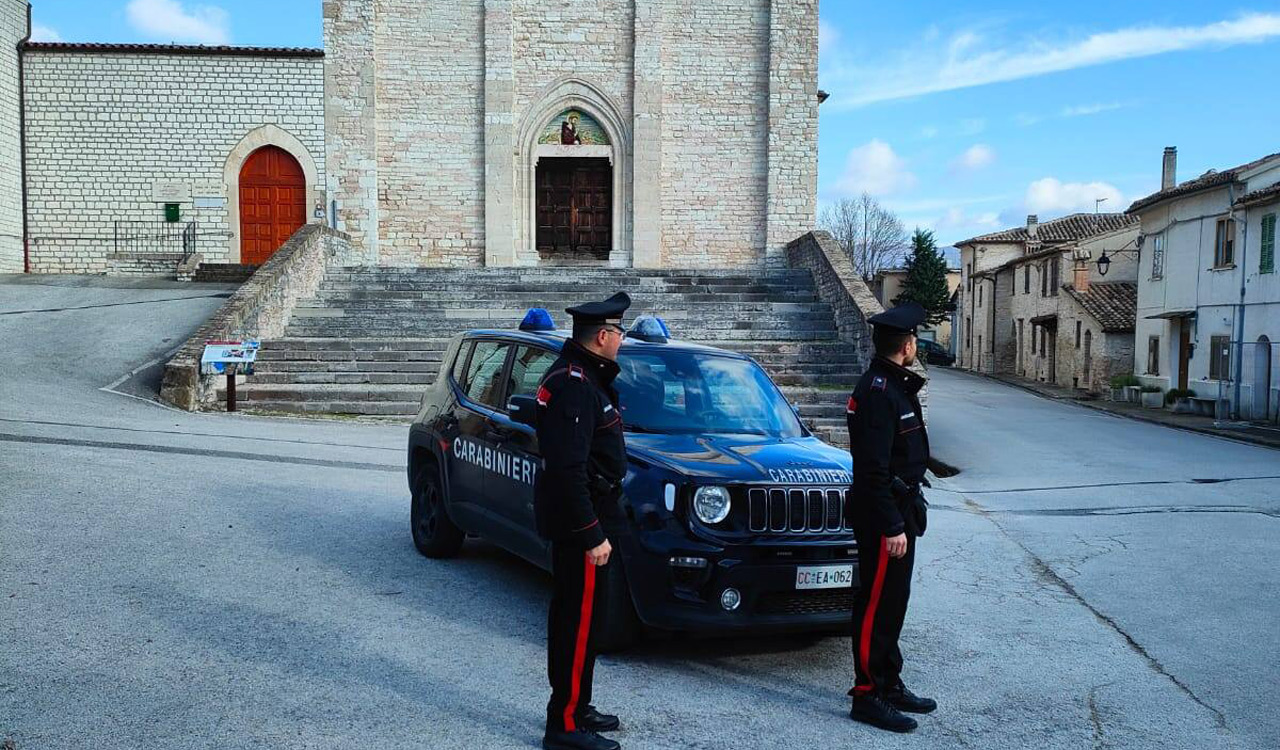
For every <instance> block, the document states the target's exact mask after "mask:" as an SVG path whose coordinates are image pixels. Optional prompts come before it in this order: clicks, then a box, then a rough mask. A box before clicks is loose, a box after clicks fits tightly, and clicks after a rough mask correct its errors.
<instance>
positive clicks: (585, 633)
mask: <svg viewBox="0 0 1280 750" xmlns="http://www.w3.org/2000/svg"><path fill="white" fill-rule="evenodd" d="M583 559H584V560H585V561H586V566H587V569H586V571H585V572H584V573H583V578H582V616H581V618H582V619H580V620H578V643H577V646H575V647H574V650H573V682H571V683H570V688H569V704H568V705H566V706H565V707H564V730H565V731H566V732H572V731H575V730H576V729H577V728H578V727H577V722H576V721H575V720H574V714H576V713H577V712H578V694H579V692H581V688H582V668H583V666H584V665H585V664H586V662H587V639H588V638H589V637H590V636H591V606H592V604H593V603H594V602H595V598H596V597H595V592H596V566H595V564H594V563H592V562H591V558H590V557H589V556H587V555H583Z"/></svg>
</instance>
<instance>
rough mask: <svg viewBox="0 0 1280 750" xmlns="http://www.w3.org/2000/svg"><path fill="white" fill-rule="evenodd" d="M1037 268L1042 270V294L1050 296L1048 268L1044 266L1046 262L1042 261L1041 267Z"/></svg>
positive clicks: (1042, 295)
mask: <svg viewBox="0 0 1280 750" xmlns="http://www.w3.org/2000/svg"><path fill="white" fill-rule="evenodd" d="M1036 270H1037V271H1039V272H1040V296H1041V297H1048V296H1049V274H1048V273H1046V270H1047V269H1046V268H1045V267H1044V264H1043V263H1041V264H1040V267H1039V268H1037V269H1036Z"/></svg>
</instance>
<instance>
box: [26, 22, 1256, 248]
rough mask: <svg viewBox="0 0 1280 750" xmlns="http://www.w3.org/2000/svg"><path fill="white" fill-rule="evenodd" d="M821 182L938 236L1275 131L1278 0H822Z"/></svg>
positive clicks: (179, 34)
mask: <svg viewBox="0 0 1280 750" xmlns="http://www.w3.org/2000/svg"><path fill="white" fill-rule="evenodd" d="M34 6H35V23H36V25H37V27H38V28H37V37H38V38H46V39H61V40H64V41H73V42H75V41H96V42H133V41H148V42H169V41H177V42H196V43H206V44H216V43H232V44H248V45H266V46H308V47H310V46H320V45H321V23H320V8H321V4H320V0H271V1H270V2H263V1H262V0H253V1H250V0H204V1H203V2H192V1H191V0H35V2H34ZM821 25H822V33H821V64H820V68H821V70H820V73H819V83H820V85H821V86H822V87H823V88H824V89H826V90H827V91H829V92H830V93H831V95H832V96H831V99H829V100H828V101H827V103H826V104H824V105H822V108H821V121H820V123H819V127H820V136H819V138H820V142H819V154H820V156H819V159H820V178H819V201H820V202H821V203H824V204H825V203H826V202H829V201H832V200H837V199H839V198H840V197H843V196H856V195H857V194H859V193H861V192H862V191H867V192H869V193H871V194H872V195H874V196H875V197H877V198H878V199H879V200H881V201H882V202H883V203H884V204H885V205H887V206H889V207H890V208H892V209H893V210H895V211H897V212H898V213H899V215H900V216H901V217H902V218H903V220H904V222H906V224H907V225H908V226H909V227H910V226H916V225H919V226H924V227H926V228H932V229H934V230H935V231H936V233H937V235H938V238H939V239H940V240H941V241H942V242H943V243H950V242H953V241H955V240H959V239H964V238H965V237H969V236H972V235H975V234H980V233H983V232H987V231H991V230H994V229H997V228H1001V227H1004V226H1010V225H1013V224H1018V223H1021V222H1022V221H1023V220H1024V219H1025V216H1026V214H1027V213H1037V214H1039V215H1040V218H1041V220H1042V221H1043V220H1045V219H1048V218H1051V217H1054V216H1059V215H1062V214H1065V213H1069V212H1072V211H1077V210H1089V211H1091V210H1093V207H1094V199H1095V198H1101V197H1105V198H1107V199H1108V200H1107V201H1106V202H1105V203H1103V204H1102V206H1103V210H1108V209H1110V210H1122V209H1123V208H1125V207H1126V206H1127V205H1128V204H1129V202H1131V201H1132V200H1133V199H1134V198H1137V197H1141V196H1143V195H1146V194H1147V193H1149V192H1151V191H1153V190H1154V189H1155V188H1156V187H1157V186H1158V185H1159V181H1160V159H1161V152H1162V150H1163V148H1164V147H1165V146H1177V147H1178V151H1179V165H1178V176H1179V179H1188V178H1190V177H1192V176H1194V175H1198V174H1200V173H1202V172H1204V171H1205V170H1207V169H1210V168H1217V169H1222V168H1227V167H1231V166H1234V165H1236V164H1240V163H1243V162H1246V161H1250V160H1251V159H1254V158H1256V157H1258V156H1262V155H1264V154H1269V153H1274V152H1277V151H1280V127H1278V124H1280V75H1277V74H1278V73H1280V62H1278V61H1280V0H1270V1H1265V0H1251V1H1250V0H1246V2H1244V3H1243V4H1240V5H1226V4H1217V3H1204V2H1191V1H1190V0H1161V1H1159V2H1157V1H1156V0H1124V2H1104V3H1061V2H1058V3H1026V2H1025V1H1020V2H1012V1H1004V0H1001V1H999V2H996V1H988V2H982V3H976V2H969V3H955V2H942V1H941V0H912V1H911V2H897V3H884V2H867V1H865V0H823V2H822V5H821Z"/></svg>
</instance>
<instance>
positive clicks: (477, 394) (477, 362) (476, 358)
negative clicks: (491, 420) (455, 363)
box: [466, 341, 511, 409]
mask: <svg viewBox="0 0 1280 750" xmlns="http://www.w3.org/2000/svg"><path fill="white" fill-rule="evenodd" d="M510 349H511V345H510V344H504V343H501V342H498V341H478V342H476V348H475V351H474V352H472V354H471V362H470V363H469V364H468V365H467V384H466V393H467V398H468V399H470V400H472V401H474V402H475V403H477V404H483V405H485V406H490V407H493V408H495V409H501V408H503V404H502V402H501V398H502V390H503V387H502V386H503V385H504V384H503V383H502V381H501V376H502V370H503V365H505V364H506V363H507V351H508V350H510Z"/></svg>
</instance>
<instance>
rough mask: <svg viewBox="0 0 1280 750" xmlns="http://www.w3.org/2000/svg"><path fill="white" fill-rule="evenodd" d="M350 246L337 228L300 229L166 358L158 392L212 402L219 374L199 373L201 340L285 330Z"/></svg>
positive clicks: (178, 400) (191, 406)
mask: <svg viewBox="0 0 1280 750" xmlns="http://www.w3.org/2000/svg"><path fill="white" fill-rule="evenodd" d="M350 252H351V247H350V237H348V236H347V235H345V234H342V233H341V232H336V231H334V230H332V229H329V228H328V227H326V226H323V225H319V224H311V225H309V226H306V227H303V228H302V229H300V230H298V232H297V233H296V234H294V235H293V237H291V238H289V241H288V242H286V243H285V244H284V246H283V247H281V248H280V250H279V251H278V252H276V254H275V255H273V256H271V259H270V260H268V261H267V262H266V263H264V264H263V265H262V267H261V268H259V269H258V270H257V272H255V273H254V274H253V277H252V278H250V279H249V280H248V281H247V282H245V283H244V284H242V285H241V286H240V288H239V289H237V290H236V292H235V294H233V295H232V296H231V298H230V299H228V300H227V301H226V302H225V303H223V305H222V307H220V308H218V311H217V312H216V313H214V314H213V317H211V318H209V320H208V321H206V322H205V324H204V325H203V326H201V327H200V328H199V329H198V330H197V331H196V332H195V333H194V334H192V335H191V338H189V339H187V341H186V343H185V344H183V346H182V348H181V349H180V350H179V351H178V353H177V354H175V355H174V356H173V358H172V359H170V360H169V362H168V363H166V364H165V368H164V379H163V381H162V384H161V387H160V397H161V398H162V399H164V400H165V401H167V402H168V403H170V404H173V405H174V406H177V407H178V408H181V409H187V410H189V411H195V410H197V409H200V408H201V407H202V406H204V405H207V404H208V403H210V402H211V401H212V400H213V398H214V397H215V395H216V394H215V391H216V388H217V385H218V383H217V380H218V378H219V377H220V376H211V375H201V374H200V357H201V355H202V354H203V353H204V345H205V342H206V341H219V340H227V339H231V340H238V339H263V338H278V337H280V336H282V335H284V330H285V326H286V325H288V323H289V318H290V317H291V316H292V315H293V309H294V307H296V306H297V304H298V300H300V299H305V298H309V297H314V296H315V294H316V290H317V289H319V287H320V282H321V281H323V280H324V273H325V269H326V268H327V267H328V264H329V263H330V262H331V261H333V260H335V259H338V258H343V257H346V256H347V255H348V254H349V253H350Z"/></svg>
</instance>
